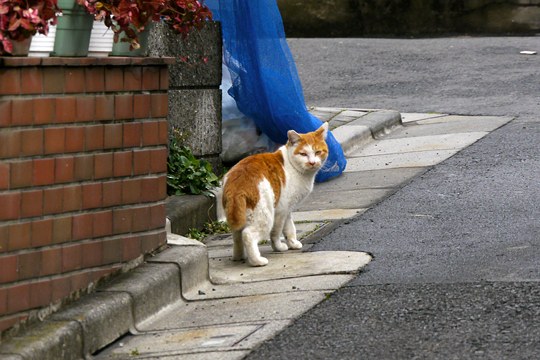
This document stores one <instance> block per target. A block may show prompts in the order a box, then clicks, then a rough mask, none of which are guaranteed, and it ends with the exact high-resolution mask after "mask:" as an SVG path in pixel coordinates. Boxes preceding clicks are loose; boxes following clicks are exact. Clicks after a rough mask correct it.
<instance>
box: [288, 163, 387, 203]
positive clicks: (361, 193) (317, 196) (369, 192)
mask: <svg viewBox="0 0 540 360" xmlns="http://www.w3.org/2000/svg"><path fill="white" fill-rule="evenodd" d="M358 159H364V158H358ZM351 160H355V159H351ZM360 165H363V164H362V163H360ZM354 166H355V164H354V163H353V164H352V167H351V165H348V166H347V168H351V169H352V170H351V171H354V169H355V167H354ZM357 171H358V170H357ZM389 191H392V189H357V190H344V191H328V192H327V191H325V192H322V191H318V192H313V193H311V194H310V195H309V201H306V202H305V203H304V204H302V205H300V206H299V207H298V211H317V210H327V209H333V208H336V207H339V208H340V209H361V208H369V207H370V206H371V205H373V204H374V203H377V202H379V201H380V200H381V199H383V198H384V197H386V196H387V195H388V192H389ZM329 193H330V195H331V196H329ZM329 199H332V200H329Z"/></svg>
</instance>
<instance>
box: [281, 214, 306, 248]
mask: <svg viewBox="0 0 540 360" xmlns="http://www.w3.org/2000/svg"><path fill="white" fill-rule="evenodd" d="M283 235H284V236H285V241H287V245H288V247H289V249H295V250H298V249H301V248H302V243H301V242H300V241H298V240H296V226H294V221H293V219H292V216H291V214H289V215H288V216H287V220H285V226H284V227H283Z"/></svg>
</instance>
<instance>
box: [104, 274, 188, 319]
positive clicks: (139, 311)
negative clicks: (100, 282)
mask: <svg viewBox="0 0 540 360" xmlns="http://www.w3.org/2000/svg"><path fill="white" fill-rule="evenodd" d="M98 291H99V292H125V293H127V294H129V295H130V296H131V298H132V301H133V315H134V317H135V323H136V324H138V323H140V322H141V321H143V320H145V319H147V318H148V317H150V316H152V315H154V314H156V313H157V312H158V311H160V310H161V309H163V308H164V307H166V306H167V305H169V304H171V303H173V302H174V301H176V300H178V299H179V298H180V297H181V292H180V271H179V269H178V267H176V266H174V265H169V264H143V265H141V266H139V267H137V268H135V269H133V270H132V271H130V272H129V273H126V274H123V275H121V276H120V277H118V278H116V279H114V280H113V282H112V283H110V284H108V285H107V286H105V287H103V288H101V289H98Z"/></svg>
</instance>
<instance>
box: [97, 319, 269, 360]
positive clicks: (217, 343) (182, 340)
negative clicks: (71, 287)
mask: <svg viewBox="0 0 540 360" xmlns="http://www.w3.org/2000/svg"><path fill="white" fill-rule="evenodd" d="M263 326H264V324H246V325H243V324H239V325H228V326H227V325H225V326H213V327H197V328H188V329H171V330H168V331H166V332H165V331H155V332H145V333H141V334H139V335H137V336H130V337H128V338H126V339H124V341H122V344H121V346H120V344H117V345H116V346H114V347H112V348H110V349H107V350H106V351H104V352H103V353H101V354H100V356H99V358H102V359H107V358H114V359H118V358H130V359H133V358H134V359H137V358H145V359H146V358H149V357H150V358H153V357H154V358H158V357H159V358H161V357H164V356H173V355H177V356H180V355H182V358H184V357H183V355H184V354H188V353H194V352H195V353H197V354H198V356H199V357H200V356H204V354H206V353H207V352H215V350H217V349H220V350H226V349H227V348H229V347H232V346H234V345H236V344H237V343H239V342H240V341H242V339H244V338H246V337H247V336H249V335H250V334H252V333H254V332H256V331H257V330H259V329H260V328H261V327H263ZM213 350H214V351H213ZM219 354H220V356H219V357H218V358H220V359H221V358H222V357H221V354H222V352H220V353H219ZM195 358H198V357H195ZM202 358H203V359H204V358H206V357H202ZM214 359H215V358H214Z"/></svg>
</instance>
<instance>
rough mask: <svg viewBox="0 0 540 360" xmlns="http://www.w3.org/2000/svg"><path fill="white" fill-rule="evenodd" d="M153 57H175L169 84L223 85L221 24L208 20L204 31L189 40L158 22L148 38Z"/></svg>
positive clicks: (176, 85) (194, 31)
mask: <svg viewBox="0 0 540 360" xmlns="http://www.w3.org/2000/svg"><path fill="white" fill-rule="evenodd" d="M148 47H149V55H150V56H171V57H174V58H175V64H174V65H170V66H169V77H170V81H169V86H170V88H172V89H175V88H181V87H201V86H202V87H209V86H214V87H216V88H217V87H219V85H220V84H221V61H222V56H221V25H220V23H218V22H207V23H206V24H205V26H204V27H203V28H202V29H200V30H197V29H195V30H193V31H192V32H191V33H190V34H189V35H188V36H187V37H186V38H185V39H183V38H182V36H180V35H178V34H175V33H174V32H173V31H171V30H170V29H168V27H167V26H165V25H164V24H162V23H156V24H155V25H154V26H153V27H152V28H151V30H150V35H149V39H148Z"/></svg>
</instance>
